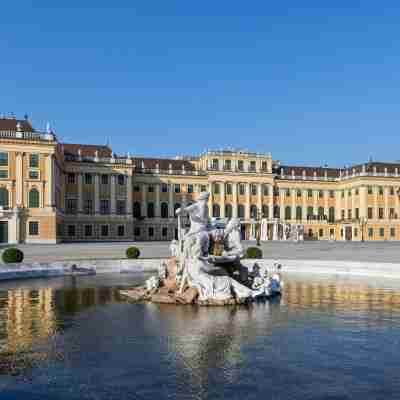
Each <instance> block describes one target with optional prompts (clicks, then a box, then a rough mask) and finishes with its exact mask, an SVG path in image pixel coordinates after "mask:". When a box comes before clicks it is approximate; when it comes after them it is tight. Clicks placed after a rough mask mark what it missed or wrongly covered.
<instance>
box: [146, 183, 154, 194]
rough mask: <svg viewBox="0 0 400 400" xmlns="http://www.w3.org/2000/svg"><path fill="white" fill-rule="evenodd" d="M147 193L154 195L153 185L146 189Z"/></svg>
mask: <svg viewBox="0 0 400 400" xmlns="http://www.w3.org/2000/svg"><path fill="white" fill-rule="evenodd" d="M147 191H148V192H149V193H154V186H153V185H149V186H148V187H147Z"/></svg>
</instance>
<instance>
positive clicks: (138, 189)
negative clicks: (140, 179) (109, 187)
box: [133, 185, 140, 193]
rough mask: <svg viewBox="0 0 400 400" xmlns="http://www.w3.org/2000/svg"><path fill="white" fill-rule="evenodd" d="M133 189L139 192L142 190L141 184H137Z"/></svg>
mask: <svg viewBox="0 0 400 400" xmlns="http://www.w3.org/2000/svg"><path fill="white" fill-rule="evenodd" d="M133 191H134V192H136V193H139V192H140V186H138V185H135V186H134V187H133Z"/></svg>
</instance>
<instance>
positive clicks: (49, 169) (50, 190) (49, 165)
mask: <svg viewBox="0 0 400 400" xmlns="http://www.w3.org/2000/svg"><path fill="white" fill-rule="evenodd" d="M46 176H47V182H46V206H47V207H53V206H54V185H55V182H54V168H53V154H48V155H47V157H46Z"/></svg>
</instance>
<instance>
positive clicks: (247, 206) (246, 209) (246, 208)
mask: <svg viewBox="0 0 400 400" xmlns="http://www.w3.org/2000/svg"><path fill="white" fill-rule="evenodd" d="M245 188H246V203H245V205H244V217H245V219H250V183H245Z"/></svg>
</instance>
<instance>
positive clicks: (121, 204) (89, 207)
mask: <svg viewBox="0 0 400 400" xmlns="http://www.w3.org/2000/svg"><path fill="white" fill-rule="evenodd" d="M126 211H127V210H126V201H125V200H117V201H116V213H117V214H118V215H124V214H126ZM94 212H95V210H94V202H93V200H92V199H86V200H84V201H83V213H84V214H94ZM110 212H111V207H110V200H108V199H101V200H100V214H103V215H107V214H110ZM66 213H67V214H77V213H78V199H67V200H66Z"/></svg>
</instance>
